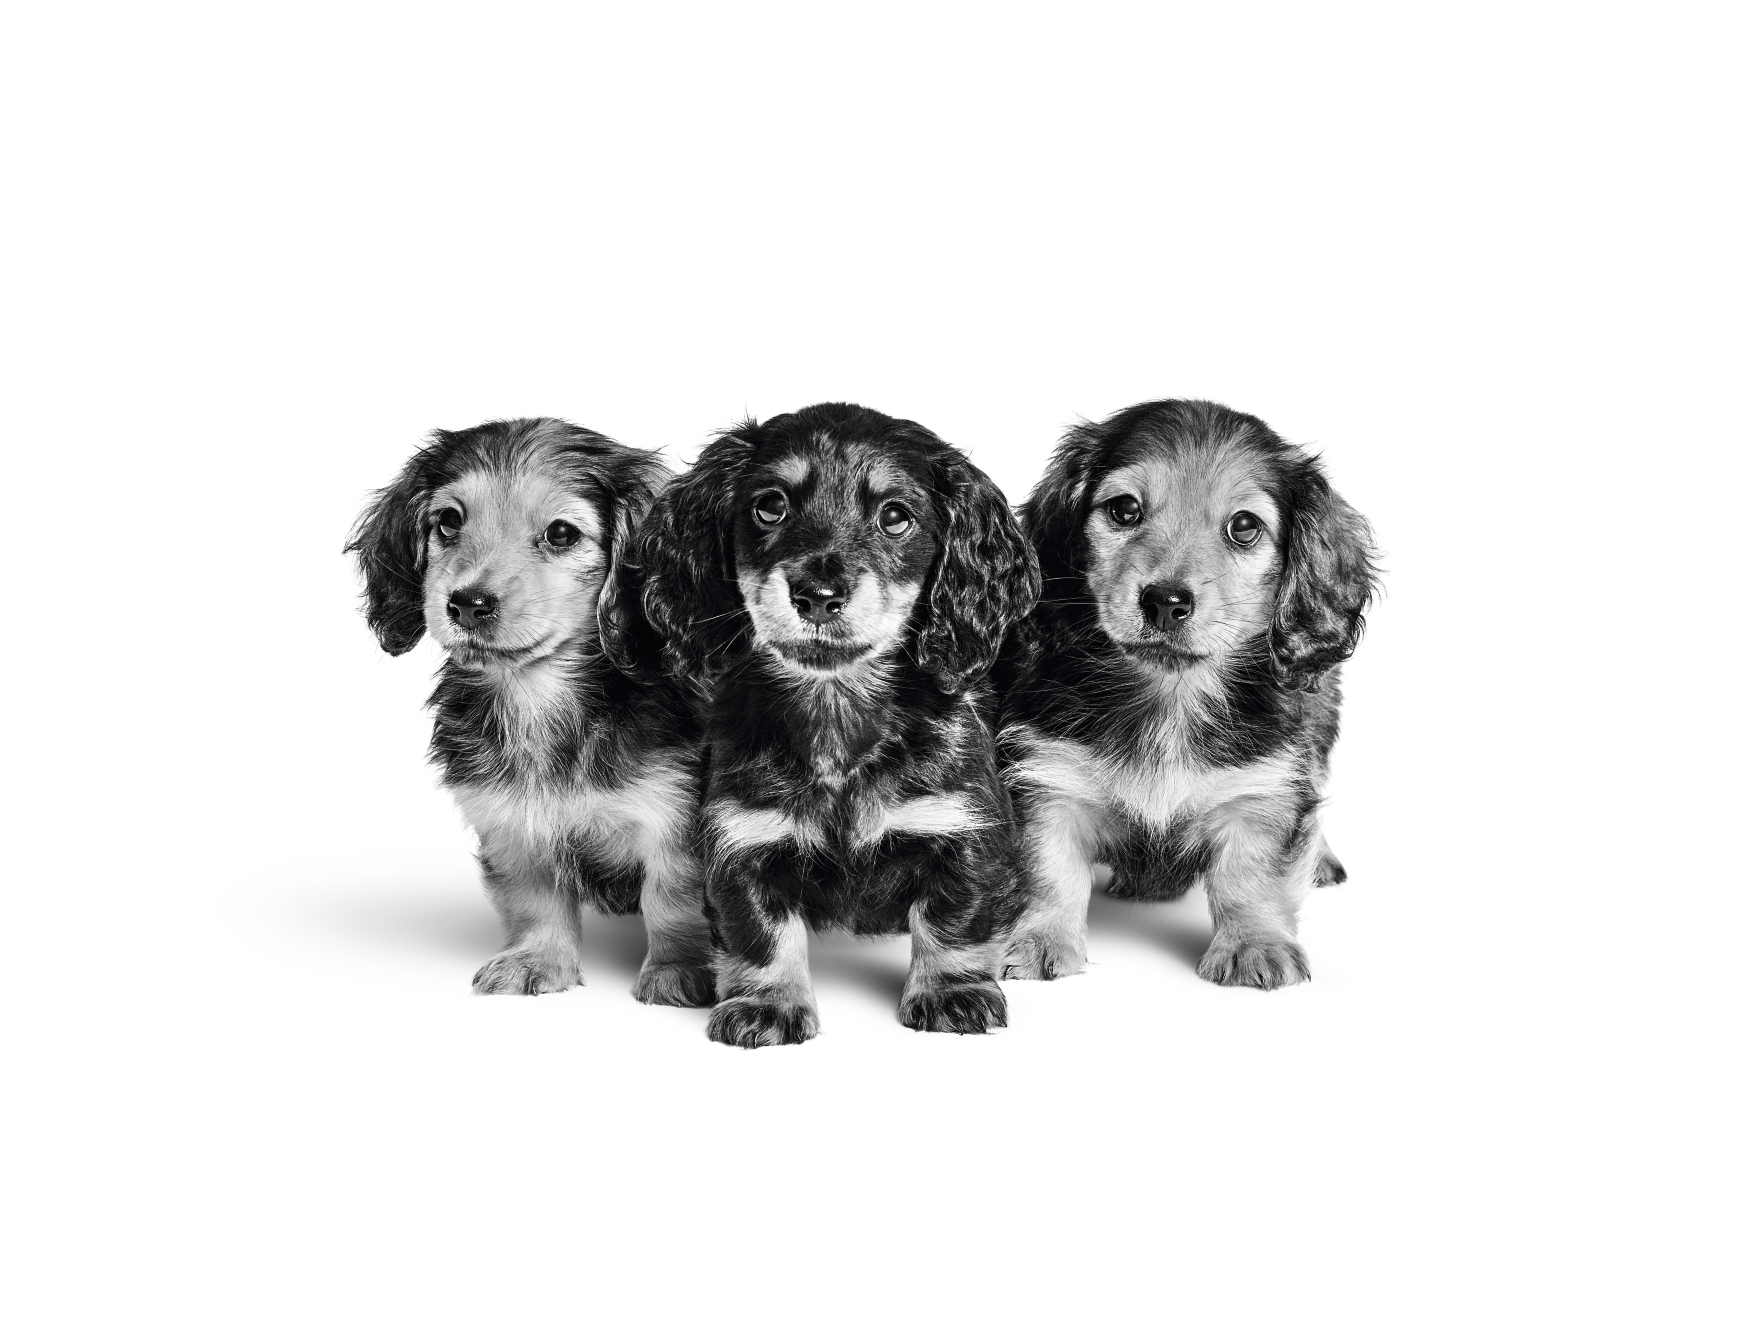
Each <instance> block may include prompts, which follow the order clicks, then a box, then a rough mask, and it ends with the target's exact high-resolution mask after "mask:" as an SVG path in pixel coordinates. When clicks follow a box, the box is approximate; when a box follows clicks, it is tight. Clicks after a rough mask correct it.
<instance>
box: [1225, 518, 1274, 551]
mask: <svg viewBox="0 0 1760 1320" xmlns="http://www.w3.org/2000/svg"><path fill="white" fill-rule="evenodd" d="M1264 530H1265V524H1264V523H1262V522H1260V521H1259V520H1258V519H1257V518H1255V517H1254V516H1253V515H1252V514H1250V513H1247V512H1245V511H1242V512H1240V513H1237V514H1235V516H1234V517H1232V518H1230V519H1229V520H1228V539H1229V540H1231V541H1233V542H1234V543H1235V544H1236V545H1251V544H1253V542H1254V541H1257V540H1258V539H1259V533H1260V532H1262V531H1264Z"/></svg>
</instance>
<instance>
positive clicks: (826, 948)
mask: <svg viewBox="0 0 1760 1320" xmlns="http://www.w3.org/2000/svg"><path fill="white" fill-rule="evenodd" d="M809 956H810V957H811V960H812V972H813V977H814V979H815V980H817V979H818V978H820V977H823V978H824V979H825V980H827V981H841V982H843V983H844V984H845V985H853V986H858V987H860V988H861V989H863V990H866V991H868V992H869V993H870V994H873V995H875V996H876V997H877V998H879V999H882V1000H884V1001H886V1002H887V1003H889V1004H896V1003H897V1002H898V999H899V996H900V995H902V994H903V993H904V978H905V968H906V966H907V965H908V963H909V960H910V941H909V940H908V939H907V938H906V937H904V936H886V937H884V938H881V939H873V940H869V939H857V938H855V937H854V936H852V935H815V936H814V937H813V939H812V944H811V947H810V949H809Z"/></svg>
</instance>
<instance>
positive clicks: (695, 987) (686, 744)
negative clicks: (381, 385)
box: [348, 418, 714, 1004]
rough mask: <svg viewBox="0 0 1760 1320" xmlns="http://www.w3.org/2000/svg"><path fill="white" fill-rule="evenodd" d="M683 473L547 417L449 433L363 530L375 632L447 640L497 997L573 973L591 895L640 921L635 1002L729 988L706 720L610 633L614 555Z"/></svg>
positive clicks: (440, 701) (606, 908) (448, 774)
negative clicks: (717, 976)
mask: <svg viewBox="0 0 1760 1320" xmlns="http://www.w3.org/2000/svg"><path fill="white" fill-rule="evenodd" d="M668 475H669V474H668V472H667V471H666V468H665V466H664V465H663V464H662V463H661V462H660V460H659V459H658V458H656V457H655V456H654V455H653V454H648V453H642V452H640V451H638V450H634V449H627V448H625V447H624V446H622V445H619V444H617V443H615V442H613V441H611V440H608V439H606V438H605V437H604V436H602V435H598V434H596V433H595V432H592V431H588V430H583V429H582V428H581V427H578V426H571V425H569V424H567V423H566V422H559V421H554V420H550V419H547V418H539V419H530V420H521V421H512V422H489V423H487V424H485V425H483V426H478V427H475V428H473V429H471V430H468V431H436V432H434V437H433V440H432V442H431V443H430V444H428V445H427V446H426V447H424V448H423V449H422V450H421V451H420V452H419V453H417V454H416V456H415V457H414V458H412V459H410V461H409V463H408V464H407V465H405V467H404V469H403V472H402V474H401V475H399V477H398V478H397V480H396V481H394V482H393V483H392V484H391V485H390V486H388V487H386V488H385V489H384V490H383V491H381V492H379V494H378V496H377V497H376V498H375V499H374V501H373V503H372V504H371V505H370V506H369V507H368V509H367V510H366V512H365V513H364V514H363V515H362V516H361V520H360V522H359V523H358V524H357V525H356V527H355V530H354V535H353V538H352V539H351V540H350V542H349V545H348V549H349V550H351V551H353V552H355V553H356V554H357V555H359V557H360V568H361V573H362V575H363V576H364V578H365V579H366V588H367V590H366V600H367V621H368V623H369V624H371V625H372V628H373V631H374V632H375V633H377V634H378V637H379V643H380V645H382V646H383V647H384V648H385V649H386V650H387V651H389V652H390V653H391V654H392V655H402V654H403V653H404V652H405V651H408V650H409V649H410V648H411V647H413V646H414V645H415V644H416V642H418V641H419V640H420V639H421V636H422V633H423V631H424V630H426V631H428V632H431V633H432V634H433V635H434V638H435V640H436V641H438V642H439V643H440V645H441V646H442V647H444V648H445V650H446V663H445V666H444V667H443V668H442V669H441V671H440V681H439V686H438V687H436V688H435V690H434V695H433V697H432V699H431V701H430V703H429V704H430V705H431V706H432V708H433V710H434V737H433V742H432V745H431V756H432V759H433V760H434V762H435V763H436V764H437V765H439V767H440V769H441V772H442V778H443V780H444V782H445V784H446V786H447V787H448V788H449V789H451V790H452V794H453V796H454V798H456V799H457V801H458V804H459V806H460V807H461V808H462V810H463V812H464V815H465V818H466V819H467V820H468V821H469V822H470V824H471V825H472V826H473V827H474V828H475V830H476V832H477V836H478V839H479V840H480V841H481V845H482V851H481V854H480V860H481V862H482V866H483V883H484V886H485V888H486V889H487V890H488V892H489V897H490V899H491V900H492V901H493V902H494V904H495V909H496V911H497V912H499V913H500V915H501V920H502V923H503V924H504V925H505V927H506V930H507V947H506V948H505V949H504V950H503V951H502V952H501V953H500V954H498V955H497V956H496V957H494V958H492V959H491V960H490V961H489V962H488V963H487V964H486V965H485V966H484V967H483V968H482V969H481V970H480V971H478V972H477V974H476V979H475V980H474V981H473V982H472V984H473V986H474V987H475V988H476V990H477V991H478V992H479V993H481V994H543V993H544V992H546V991H551V990H566V989H568V988H569V987H571V986H574V985H577V984H578V983H579V981H580V956H579V948H578V944H579V937H580V907H581V904H582V903H583V902H586V903H590V904H592V905H593V906H594V907H596V908H598V909H599V910H600V911H602V912H608V913H629V912H636V911H640V912H641V913H642V914H643V916H644V917H645V918H646V923H647V928H648V957H647V961H646V962H645V963H644V965H643V967H642V970H641V974H640V976H639V978H638V979H637V981H636V985H635V991H634V993H635V996H636V998H637V999H640V1000H642V1001H644V1002H645V1003H650V1004H707V1003H710V1002H712V1000H713V992H714V984H713V981H714V978H713V973H712V971H711V970H710V961H709V953H710V950H709V932H708V924H707V920H706V918H705V917H704V914H703V901H702V882H701V877H700V873H699V868H698V867H697V865H696V861H695V856H694V852H693V843H694V834H695V830H696V813H697V797H698V788H697V779H698V774H699V764H698V763H699V759H700V755H701V741H702V740H701V733H700V730H699V727H698V725H697V723H696V720H695V717H694V716H693V715H692V714H691V712H690V709H689V707H688V705H687V703H686V702H685V700H684V699H683V696H682V694H681V693H679V692H678V690H677V689H676V688H674V687H673V686H672V685H671V684H668V683H640V682H637V681H634V680H632V679H631V678H630V677H629V676H627V675H625V674H623V673H622V672H620V671H619V670H618V669H617V668H616V667H615V666H613V665H612V664H611V663H609V662H608V660H607V658H606V656H605V654H604V650H603V647H602V645H601V641H600V636H601V634H600V627H599V617H600V614H601V612H602V611H605V610H607V608H608V602H609V601H610V600H611V599H612V598H613V597H614V596H615V595H616V590H617V588H616V583H615V579H616V574H615V573H614V572H612V571H611V569H612V566H613V565H614V564H615V563H616V561H617V560H618V559H619V558H620V557H621V556H622V555H623V553H624V551H625V549H626V547H627V546H628V545H629V544H630V542H631V541H632V539H633V536H634V532H635V529H636V527H637V526H638V525H639V523H640V521H641V519H642V516H643V514H644V513H645V512H646V510H647V508H648V506H649V505H650V504H651V503H652V502H653V499H654V496H655V495H656V494H657V493H658V491H659V490H660V488H661V486H662V485H663V484H664V483H665V481H666V479H667V477H668Z"/></svg>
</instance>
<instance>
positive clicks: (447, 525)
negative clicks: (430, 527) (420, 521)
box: [434, 509, 464, 541]
mask: <svg viewBox="0 0 1760 1320" xmlns="http://www.w3.org/2000/svg"><path fill="white" fill-rule="evenodd" d="M434 525H435V526H436V527H438V528H439V529H440V539H441V540H443V541H450V540H451V539H452V538H453V537H455V536H457V535H458V529H459V528H460V527H463V526H464V515H463V514H462V513H460V512H459V511H458V510H457V509H442V510H440V516H439V517H438V518H436V519H435V520H434Z"/></svg>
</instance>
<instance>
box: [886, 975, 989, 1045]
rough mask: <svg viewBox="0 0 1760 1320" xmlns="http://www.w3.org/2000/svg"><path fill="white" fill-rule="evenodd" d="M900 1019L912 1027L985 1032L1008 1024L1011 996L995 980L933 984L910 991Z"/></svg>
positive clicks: (923, 1029) (915, 1029)
mask: <svg viewBox="0 0 1760 1320" xmlns="http://www.w3.org/2000/svg"><path fill="white" fill-rule="evenodd" d="M898 1020H899V1021H900V1022H902V1023H904V1024H905V1026H907V1027H909V1028H910V1029H911V1030H912V1031H951V1032H955V1033H957V1034H959V1035H962V1036H981V1035H983V1034H984V1033H985V1032H986V1031H989V1030H990V1029H991V1028H992V1027H1006V1026H1007V1025H1008V1000H1007V999H1005V998H1004V997H1003V994H1002V987H1001V986H999V985H997V984H996V982H994V981H979V982H977V983H976V984H973V985H947V986H931V987H930V988H928V989H926V990H918V991H916V992H914V993H912V992H908V991H907V992H906V994H905V997H904V1000H903V1001H902V1002H901V1003H900V1004H899V1006H898Z"/></svg>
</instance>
